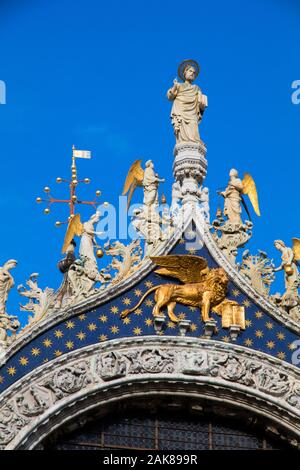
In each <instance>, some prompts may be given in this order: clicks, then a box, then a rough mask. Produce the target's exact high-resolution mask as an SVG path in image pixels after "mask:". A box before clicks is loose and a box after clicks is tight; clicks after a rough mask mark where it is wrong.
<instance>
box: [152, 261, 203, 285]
mask: <svg viewBox="0 0 300 470" xmlns="http://www.w3.org/2000/svg"><path fill="white" fill-rule="evenodd" d="M151 260H152V261H154V263H155V264H157V265H158V266H161V268H160V269H157V270H156V271H155V272H156V273H158V274H161V275H163V276H169V277H174V278H175V279H178V280H179V281H181V282H183V283H184V284H189V283H196V282H201V281H202V280H203V274H204V273H203V270H204V269H206V268H207V261H206V260H205V259H204V258H202V257H201V256H194V255H166V256H153V257H151Z"/></svg>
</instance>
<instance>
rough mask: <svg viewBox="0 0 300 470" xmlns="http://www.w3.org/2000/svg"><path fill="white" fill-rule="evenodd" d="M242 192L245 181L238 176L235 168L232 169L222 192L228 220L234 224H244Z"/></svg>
mask: <svg viewBox="0 0 300 470" xmlns="http://www.w3.org/2000/svg"><path fill="white" fill-rule="evenodd" d="M242 192H243V182H242V180H241V179H240V178H239V176H238V172H237V170H235V169H232V170H230V173H229V182H228V186H227V188H226V189H225V191H222V192H220V194H221V195H222V196H223V197H224V199H225V201H224V215H225V216H227V218H228V222H229V223H232V224H240V225H242V219H241V213H242V207H241V203H242Z"/></svg>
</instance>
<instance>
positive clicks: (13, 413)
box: [0, 403, 30, 447]
mask: <svg viewBox="0 0 300 470" xmlns="http://www.w3.org/2000/svg"><path fill="white" fill-rule="evenodd" d="M29 421H30V420H29V419H28V418H26V417H24V416H22V415H20V414H19V413H18V412H17V410H16V408H15V406H14V404H13V403H7V404H6V405H5V406H4V407H3V408H2V409H1V411H0V446H2V447H3V446H5V445H7V444H8V443H9V442H10V441H12V439H14V438H15V436H16V435H17V434H18V432H19V431H21V430H22V429H23V427H24V426H26V425H27V424H28V423H29Z"/></svg>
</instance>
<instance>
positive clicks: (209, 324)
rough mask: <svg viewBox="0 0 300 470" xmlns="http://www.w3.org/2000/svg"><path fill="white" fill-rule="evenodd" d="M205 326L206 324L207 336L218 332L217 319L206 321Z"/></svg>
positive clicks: (205, 332)
mask: <svg viewBox="0 0 300 470" xmlns="http://www.w3.org/2000/svg"><path fill="white" fill-rule="evenodd" d="M203 326H204V336H205V338H206V339H210V338H211V337H212V335H213V334H214V333H215V332H216V328H217V322H216V320H210V321H206V322H205V323H204V325H203Z"/></svg>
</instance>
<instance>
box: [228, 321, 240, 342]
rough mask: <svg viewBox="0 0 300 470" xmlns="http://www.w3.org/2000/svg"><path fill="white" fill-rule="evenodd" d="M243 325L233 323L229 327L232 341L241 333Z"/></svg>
mask: <svg viewBox="0 0 300 470" xmlns="http://www.w3.org/2000/svg"><path fill="white" fill-rule="evenodd" d="M240 331H241V327H240V326H239V325H231V326H230V328H229V335H230V338H231V341H236V340H237V337H238V335H239V334H240Z"/></svg>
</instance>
